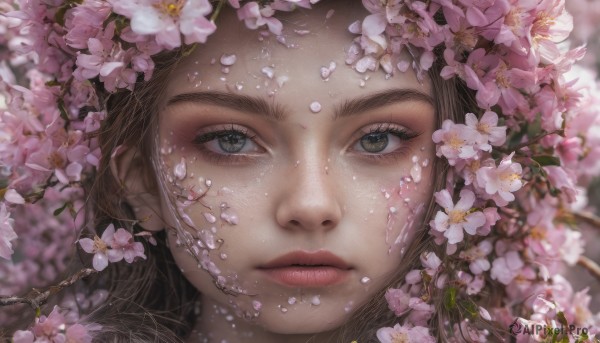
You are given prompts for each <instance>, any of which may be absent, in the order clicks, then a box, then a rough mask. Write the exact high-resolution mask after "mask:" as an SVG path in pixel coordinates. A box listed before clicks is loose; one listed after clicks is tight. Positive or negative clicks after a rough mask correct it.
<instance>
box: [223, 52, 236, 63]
mask: <svg viewBox="0 0 600 343" xmlns="http://www.w3.org/2000/svg"><path fill="white" fill-rule="evenodd" d="M236 61H237V56H236V55H235V54H223V55H221V59H220V62H221V64H222V65H224V66H232V65H234V64H235V62H236Z"/></svg>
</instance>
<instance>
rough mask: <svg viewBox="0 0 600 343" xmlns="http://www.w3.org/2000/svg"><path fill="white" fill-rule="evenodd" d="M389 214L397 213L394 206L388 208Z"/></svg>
mask: <svg viewBox="0 0 600 343" xmlns="http://www.w3.org/2000/svg"><path fill="white" fill-rule="evenodd" d="M390 213H392V214H395V213H398V209H397V208H395V207H394V206H392V207H390Z"/></svg>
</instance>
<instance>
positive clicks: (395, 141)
mask: <svg viewBox="0 0 600 343" xmlns="http://www.w3.org/2000/svg"><path fill="white" fill-rule="evenodd" d="M415 136H416V135H414V134H411V133H409V132H407V131H406V130H404V129H395V128H394V129H392V128H388V129H381V128H379V129H376V130H374V131H373V132H369V133H367V134H365V135H363V136H362V137H360V139H359V140H358V141H357V142H356V143H355V145H354V147H353V149H354V150H355V151H359V152H365V153H367V154H388V153H392V152H394V151H396V150H398V149H400V148H402V147H403V146H404V145H405V144H406V142H407V141H409V140H410V139H412V138H414V137H415Z"/></svg>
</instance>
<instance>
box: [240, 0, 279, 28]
mask: <svg viewBox="0 0 600 343" xmlns="http://www.w3.org/2000/svg"><path fill="white" fill-rule="evenodd" d="M273 14H275V11H274V10H273V8H271V6H269V5H266V6H264V7H263V8H261V7H260V5H259V4H258V3H257V2H256V1H250V2H248V3H246V4H245V5H244V6H242V7H241V8H240V9H238V10H237V16H238V18H239V19H240V20H243V21H244V23H245V24H246V27H248V28H249V29H253V30H254V29H257V28H259V27H261V26H263V25H267V27H268V28H269V31H271V32H272V33H273V34H275V35H276V36H279V35H280V34H281V29H282V27H283V24H281V22H280V21H279V19H277V18H273V17H272V16H273Z"/></svg>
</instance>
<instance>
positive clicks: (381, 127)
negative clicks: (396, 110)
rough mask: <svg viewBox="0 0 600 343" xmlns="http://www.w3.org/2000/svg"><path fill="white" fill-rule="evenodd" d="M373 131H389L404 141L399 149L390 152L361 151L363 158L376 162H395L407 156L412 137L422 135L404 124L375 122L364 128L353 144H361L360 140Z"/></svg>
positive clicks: (388, 132)
mask: <svg viewBox="0 0 600 343" xmlns="http://www.w3.org/2000/svg"><path fill="white" fill-rule="evenodd" d="M373 133H387V134H391V135H393V136H396V137H397V138H398V139H400V141H402V143H404V144H403V145H402V147H400V148H399V149H396V150H394V151H392V152H389V153H383V154H382V153H369V152H359V153H358V155H360V157H361V158H366V159H370V160H372V161H375V162H383V163H385V162H393V161H395V160H397V159H399V158H402V157H405V156H406V153H407V152H408V148H409V147H408V146H407V145H406V143H408V142H410V141H411V140H412V139H414V138H417V137H418V136H420V135H421V133H418V132H413V131H411V130H408V129H406V128H404V127H402V126H398V125H395V124H392V123H379V124H375V125H374V126H373V125H372V126H370V128H368V130H363V132H362V134H361V136H360V137H359V138H358V139H357V140H355V141H354V143H353V144H352V146H355V145H357V144H359V142H360V140H361V139H362V138H363V137H364V136H366V135H369V134H373Z"/></svg>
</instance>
